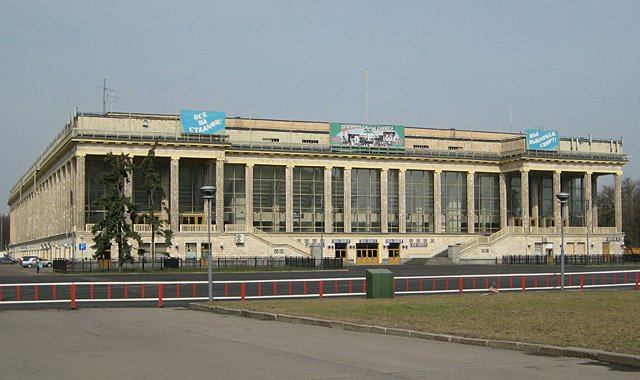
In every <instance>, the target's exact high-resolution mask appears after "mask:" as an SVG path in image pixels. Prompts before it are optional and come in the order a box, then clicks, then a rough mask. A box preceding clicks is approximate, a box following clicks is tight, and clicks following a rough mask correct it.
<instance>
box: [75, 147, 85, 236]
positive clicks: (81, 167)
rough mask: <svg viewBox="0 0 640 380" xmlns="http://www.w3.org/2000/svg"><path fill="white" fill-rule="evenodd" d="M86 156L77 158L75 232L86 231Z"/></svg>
mask: <svg viewBox="0 0 640 380" xmlns="http://www.w3.org/2000/svg"><path fill="white" fill-rule="evenodd" d="M85 165H86V164H85V156H76V173H75V191H74V202H73V203H74V205H73V207H74V210H75V216H76V217H75V221H74V222H75V226H74V231H84V225H85V219H84V202H85V183H84V182H85V178H84V176H85Z"/></svg>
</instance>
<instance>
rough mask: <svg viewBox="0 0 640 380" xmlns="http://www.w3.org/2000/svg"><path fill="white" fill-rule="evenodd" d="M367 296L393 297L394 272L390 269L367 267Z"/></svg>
mask: <svg viewBox="0 0 640 380" xmlns="http://www.w3.org/2000/svg"><path fill="white" fill-rule="evenodd" d="M366 276H367V298H393V293H394V290H395V289H394V284H393V273H392V272H391V271H390V270H388V269H367V272H366Z"/></svg>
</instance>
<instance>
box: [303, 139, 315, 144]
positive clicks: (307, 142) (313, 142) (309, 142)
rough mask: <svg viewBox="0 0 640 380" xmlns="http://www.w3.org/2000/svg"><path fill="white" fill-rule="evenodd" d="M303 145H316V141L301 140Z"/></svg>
mask: <svg viewBox="0 0 640 380" xmlns="http://www.w3.org/2000/svg"><path fill="white" fill-rule="evenodd" d="M302 143H303V144H317V143H318V140H302Z"/></svg>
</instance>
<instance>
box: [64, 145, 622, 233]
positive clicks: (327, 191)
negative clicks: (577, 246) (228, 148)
mask: <svg viewBox="0 0 640 380" xmlns="http://www.w3.org/2000/svg"><path fill="white" fill-rule="evenodd" d="M179 162H180V158H179V157H172V158H171V164H170V176H171V191H170V197H169V198H170V205H171V206H170V210H171V213H170V214H171V228H172V229H173V230H174V231H178V229H179V212H178V210H179V208H178V198H179V182H178V181H179V167H180V165H179ZM215 164H216V178H215V185H216V187H217V189H218V191H217V192H216V202H215V205H216V213H215V215H216V221H215V223H216V225H218V226H222V225H223V223H224V215H223V210H224V192H223V191H222V189H223V188H224V161H222V160H216V161H215ZM253 166H254V165H253V163H248V164H246V166H245V170H246V171H245V183H246V188H245V190H246V224H247V227H252V226H253ZM293 168H294V166H293V165H288V166H287V168H286V187H287V191H286V196H287V199H286V207H287V210H288V212H287V213H286V215H287V216H286V230H287V232H292V231H293V218H292V215H293ZM76 173H77V175H76V177H77V181H76V184H81V185H80V186H75V194H76V197H75V204H76V205H82V206H81V207H76V208H75V209H76V212H75V220H76V221H77V225H79V226H84V173H85V157H84V156H77V157H76ZM331 174H332V167H325V168H324V215H325V232H327V233H331V232H333V212H332V211H333V210H332V202H331V200H332V195H333V194H332V190H331V178H332V177H331ZM398 174H399V175H398V181H399V214H400V218H399V219H400V220H399V229H400V233H404V232H406V219H405V217H404V215H406V196H405V190H406V184H405V183H406V170H405V169H399V173H398ZM441 174H442V171H441V170H436V171H434V176H433V182H434V197H436V199H434V232H435V233H439V232H441V225H442V210H441V202H440V201H439V199H440V194H441V192H442V190H441V189H442V185H441ZM474 175H475V172H474V171H469V172H467V207H468V208H467V209H468V210H474V208H475V207H474V203H475V186H474V185H475V184H474V178H475V177H474ZM520 176H521V188H522V191H521V196H522V199H521V204H522V206H523V207H522V221H523V227H524V228H525V231H528V230H529V227H530V226H529V221H530V218H531V216H530V213H529V207H528V205H529V191H528V190H529V170H522V171H520ZM621 178H622V176H621V174H618V173H616V174H615V186H614V188H615V226H616V227H617V231H619V232H621V231H622V229H621V226H622V190H621V189H622V187H621V186H622V182H621V181H622V179H621ZM380 179H381V199H382V210H381V214H382V220H381V222H382V223H381V228H382V231H381V232H382V233H386V232H387V228H388V223H387V222H388V219H387V218H388V210H387V198H388V195H389V194H388V193H387V180H388V169H382V170H381V176H380ZM207 180H208V181H209V182H208V183H211V182H213V181H212V180H213V179H212V178H210V179H207ZM592 182H593V181H592V174H591V173H585V174H584V189H585V198H586V199H588V200H590V204H591V205H590V206H591V207H589V212H587V213H586V224H587V227H588V228H590V229H592V228H593V226H594V225H597V207H596V205H595V203H594V202H592V201H591V200H592V194H594V193H595V189H593V186H594V185H595V184H594V183H592ZM553 188H554V194H556V193H558V192H560V188H561V172H560V171H556V172H554V174H553ZM499 190H500V225H501V227H502V228H504V227H506V226H507V200H506V198H507V190H506V175H505V174H504V173H501V174H500V175H499ZM206 207H207V206H206V205H205V208H206ZM565 207H566V206H565ZM344 209H345V210H344V211H345V212H344V225H345V226H344V229H345V233H350V232H351V168H349V167H346V168H344ZM206 212H208V210H206V209H205V213H206ZM560 214H561V213H560V204H559V202H554V219H555V225H556V226H559V225H560ZM565 215H566V209H565ZM467 218H468V223H467V225H468V233H474V212H468V213H467Z"/></svg>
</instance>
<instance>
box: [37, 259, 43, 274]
mask: <svg viewBox="0 0 640 380" xmlns="http://www.w3.org/2000/svg"><path fill="white" fill-rule="evenodd" d="M40 268H42V263H41V262H40V259H37V260H36V273H40Z"/></svg>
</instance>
